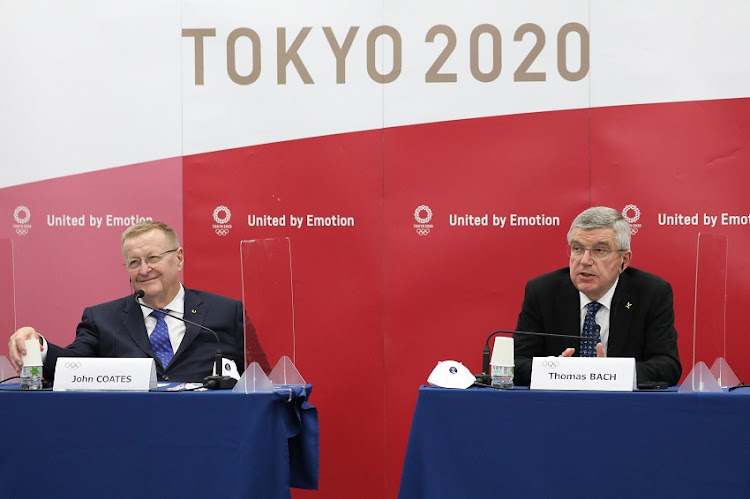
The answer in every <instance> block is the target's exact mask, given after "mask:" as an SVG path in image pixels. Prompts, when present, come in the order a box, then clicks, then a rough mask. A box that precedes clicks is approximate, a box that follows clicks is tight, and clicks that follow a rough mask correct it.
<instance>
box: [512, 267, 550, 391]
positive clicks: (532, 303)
mask: <svg viewBox="0 0 750 499" xmlns="http://www.w3.org/2000/svg"><path fill="white" fill-rule="evenodd" d="M541 317H542V314H541V312H540V310H539V297H538V295H537V294H536V290H535V289H534V285H533V282H532V281H529V282H527V283H526V290H525V291H524V295H523V304H522V305H521V313H519V314H518V322H517V323H516V331H543V330H544V328H543V324H542V321H541ZM513 347H514V355H515V364H516V366H515V369H514V374H513V383H514V384H516V385H521V386H528V385H529V383H531V359H532V357H535V356H539V355H542V353H541V352H542V351H543V349H544V340H543V338H542V337H540V336H532V335H528V334H514V335H513Z"/></svg>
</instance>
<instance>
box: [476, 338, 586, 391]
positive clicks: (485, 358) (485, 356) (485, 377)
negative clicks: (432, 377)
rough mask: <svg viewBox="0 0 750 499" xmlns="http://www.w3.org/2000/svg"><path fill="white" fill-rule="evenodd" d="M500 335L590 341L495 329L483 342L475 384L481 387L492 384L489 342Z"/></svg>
mask: <svg viewBox="0 0 750 499" xmlns="http://www.w3.org/2000/svg"><path fill="white" fill-rule="evenodd" d="M501 333H505V334H528V335H531V336H555V337H557V338H560V337H565V338H573V339H590V338H585V337H583V336H570V335H567V334H553V333H538V332H534V331H510V330H508V329H497V330H495V331H492V332H491V333H490V335H489V336H487V341H485V342H484V350H483V351H482V374H477V375H476V378H477V383H479V384H482V385H489V384H491V383H492V376H491V375H490V340H491V339H492V338H493V337H494V336H496V335H498V334H501Z"/></svg>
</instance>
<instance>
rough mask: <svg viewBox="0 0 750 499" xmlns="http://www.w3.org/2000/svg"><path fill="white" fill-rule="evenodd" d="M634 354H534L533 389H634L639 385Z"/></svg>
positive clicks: (610, 390) (607, 390)
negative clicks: (543, 355)
mask: <svg viewBox="0 0 750 499" xmlns="http://www.w3.org/2000/svg"><path fill="white" fill-rule="evenodd" d="M636 386H637V385H636V377H635V359H634V358H632V357H627V358H617V357H599V358H597V357H534V359H533V360H532V364H531V386H530V388H531V389H532V390H595V391H605V392H632V391H633V390H635V388H636Z"/></svg>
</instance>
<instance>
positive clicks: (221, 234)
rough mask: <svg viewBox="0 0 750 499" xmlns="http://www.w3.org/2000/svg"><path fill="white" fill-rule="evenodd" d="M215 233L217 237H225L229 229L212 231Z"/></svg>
mask: <svg viewBox="0 0 750 499" xmlns="http://www.w3.org/2000/svg"><path fill="white" fill-rule="evenodd" d="M214 230H215V231H216V234H217V235H219V236H226V235H227V234H229V229H214Z"/></svg>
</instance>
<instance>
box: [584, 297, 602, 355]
mask: <svg viewBox="0 0 750 499" xmlns="http://www.w3.org/2000/svg"><path fill="white" fill-rule="evenodd" d="M601 306H602V304H601V303H599V302H595V301H592V302H591V303H589V304H588V307H589V309H588V310H587V311H586V318H585V319H583V334H581V336H584V337H586V338H590V339H585V340H581V352H580V356H581V357H596V344H597V343H599V342H600V340H599V325H598V324H597V323H596V321H595V320H594V317H595V316H596V312H597V311H598V310H599V307H601Z"/></svg>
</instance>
